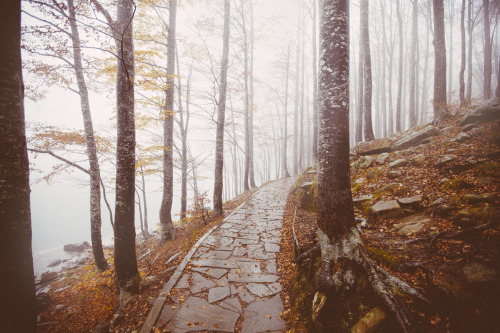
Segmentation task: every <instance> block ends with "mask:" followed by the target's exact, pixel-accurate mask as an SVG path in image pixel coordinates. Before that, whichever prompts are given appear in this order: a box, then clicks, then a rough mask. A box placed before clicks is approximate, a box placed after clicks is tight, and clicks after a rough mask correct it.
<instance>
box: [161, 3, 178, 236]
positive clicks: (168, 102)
mask: <svg viewBox="0 0 500 333" xmlns="http://www.w3.org/2000/svg"><path fill="white" fill-rule="evenodd" d="M176 15H177V0H170V1H169V24H168V37H167V80H168V81H167V83H168V87H167V90H166V91H165V108H164V110H163V112H164V113H163V115H164V117H165V120H164V124H163V136H164V138H163V140H164V144H163V145H164V150H163V197H162V202H161V208H160V224H161V241H162V242H165V241H167V240H170V239H172V238H173V237H174V225H173V223H172V198H173V181H174V161H173V154H172V150H173V146H174V74H175V24H176Z"/></svg>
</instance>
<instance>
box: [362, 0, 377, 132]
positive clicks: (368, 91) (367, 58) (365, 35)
mask: <svg viewBox="0 0 500 333" xmlns="http://www.w3.org/2000/svg"><path fill="white" fill-rule="evenodd" d="M368 21H369V14H368V0H361V22H362V26H361V40H362V41H363V81H364V83H363V86H364V90H363V102H364V103H363V134H364V138H365V141H371V140H373V139H375V136H374V135H373V124H372V58H371V52H370V30H369V27H368Z"/></svg>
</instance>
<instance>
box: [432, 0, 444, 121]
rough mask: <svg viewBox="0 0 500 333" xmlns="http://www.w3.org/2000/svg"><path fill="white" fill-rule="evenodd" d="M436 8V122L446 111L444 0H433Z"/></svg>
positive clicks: (434, 8) (434, 102)
mask: <svg viewBox="0 0 500 333" xmlns="http://www.w3.org/2000/svg"><path fill="white" fill-rule="evenodd" d="M432 8H433V10H434V100H433V104H434V123H437V124H438V123H440V122H441V121H442V119H443V117H444V115H445V113H446V107H447V102H446V45H445V37H444V7H443V0H433V7H432Z"/></svg>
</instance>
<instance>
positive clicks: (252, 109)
mask: <svg viewBox="0 0 500 333" xmlns="http://www.w3.org/2000/svg"><path fill="white" fill-rule="evenodd" d="M253 14H254V13H253V0H250V72H249V73H248V75H249V80H250V93H249V102H250V113H249V114H248V129H249V133H248V134H249V150H248V151H249V163H250V165H249V170H248V173H249V174H248V182H249V185H250V188H256V187H257V186H256V185H255V171H254V158H253V157H254V149H253V117H254V112H255V107H254V106H255V105H254V102H253V98H254V89H253V72H254V70H253V66H254V56H253V49H254V38H255V36H254V27H253V24H254V17H253Z"/></svg>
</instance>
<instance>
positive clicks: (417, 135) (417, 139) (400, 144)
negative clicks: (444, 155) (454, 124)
mask: <svg viewBox="0 0 500 333" xmlns="http://www.w3.org/2000/svg"><path fill="white" fill-rule="evenodd" d="M436 135H439V130H438V129H437V128H436V127H434V126H432V125H429V126H426V127H424V128H422V129H420V130H417V131H415V132H410V133H409V134H405V135H404V136H403V137H402V138H401V139H399V140H398V141H396V142H394V143H393V145H392V151H397V150H403V149H406V148H410V147H414V146H417V145H419V144H420V143H422V141H424V140H425V139H427V138H429V137H431V136H436Z"/></svg>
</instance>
